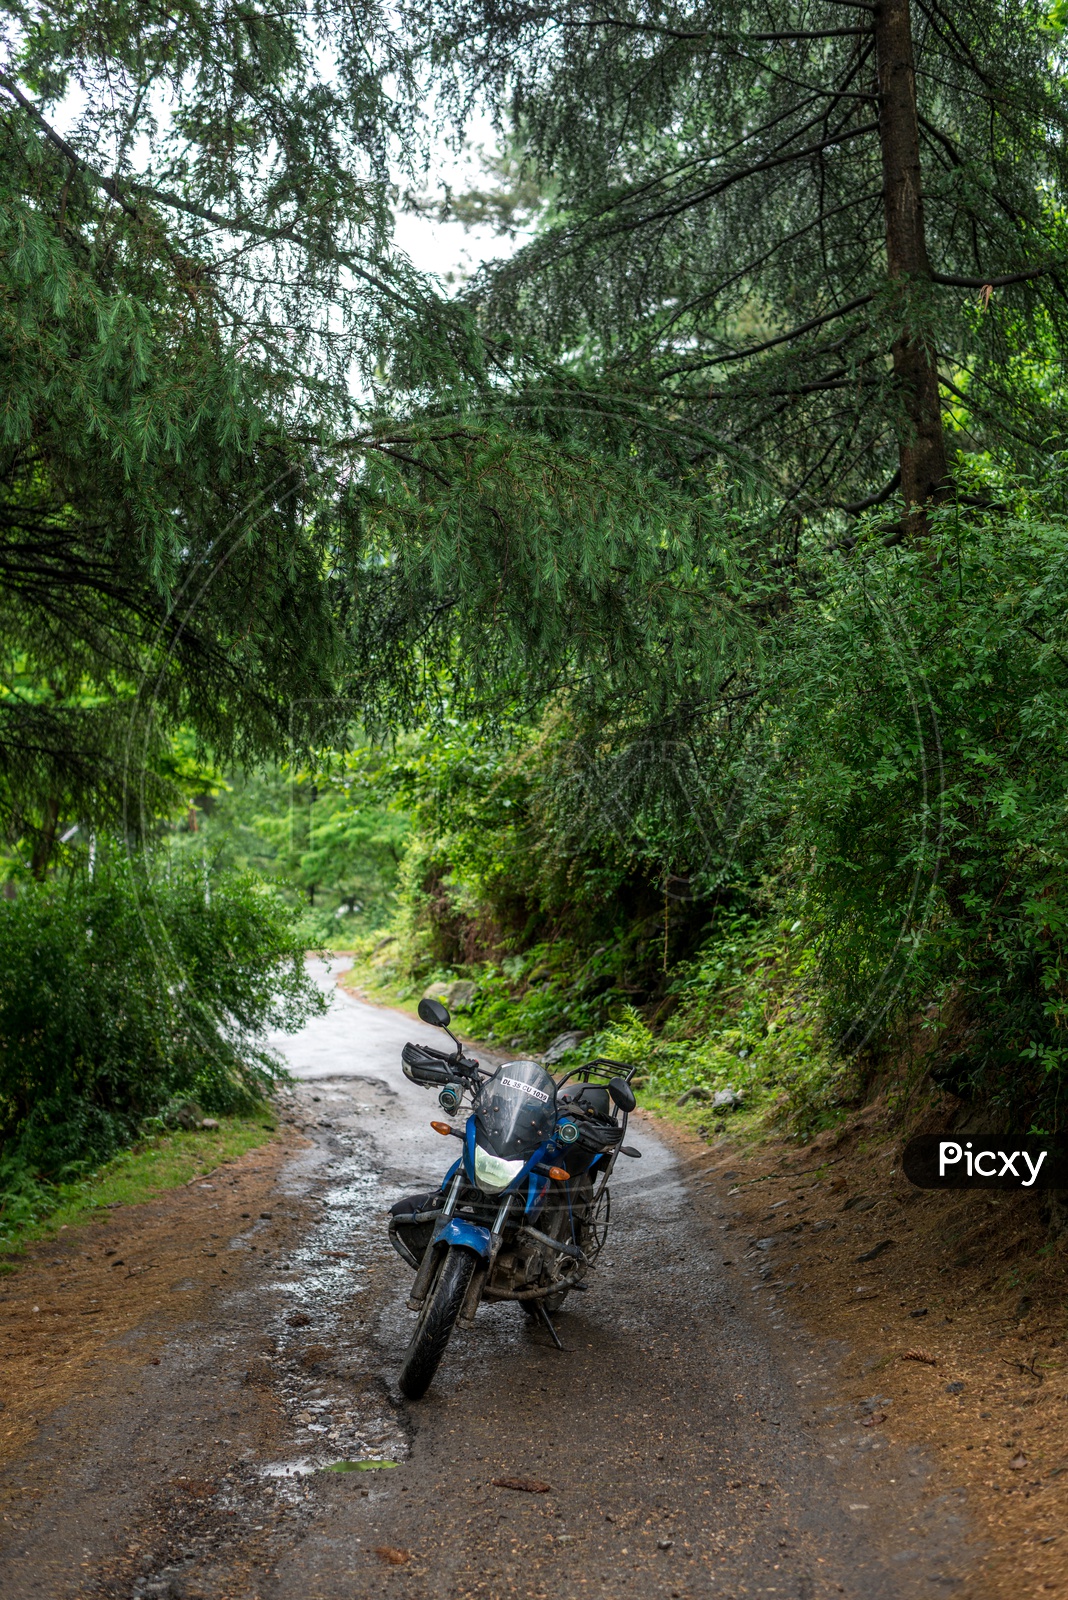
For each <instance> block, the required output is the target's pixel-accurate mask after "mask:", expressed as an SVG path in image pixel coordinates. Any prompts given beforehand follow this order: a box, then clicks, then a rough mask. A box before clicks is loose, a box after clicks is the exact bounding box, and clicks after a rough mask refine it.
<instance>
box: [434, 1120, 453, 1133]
mask: <svg viewBox="0 0 1068 1600" xmlns="http://www.w3.org/2000/svg"><path fill="white" fill-rule="evenodd" d="M430 1126H431V1127H432V1128H433V1130H434V1132H435V1133H451V1132H452V1128H451V1127H450V1126H449V1124H448V1123H447V1122H432V1123H431V1124H430Z"/></svg>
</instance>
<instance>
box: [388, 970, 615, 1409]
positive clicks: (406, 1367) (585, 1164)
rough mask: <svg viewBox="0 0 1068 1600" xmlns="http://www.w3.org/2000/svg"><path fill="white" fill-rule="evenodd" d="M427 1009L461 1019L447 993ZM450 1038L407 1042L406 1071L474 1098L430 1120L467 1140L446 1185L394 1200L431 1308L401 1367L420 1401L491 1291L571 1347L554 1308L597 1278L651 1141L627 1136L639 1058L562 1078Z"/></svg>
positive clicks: (417, 1297) (456, 1099)
mask: <svg viewBox="0 0 1068 1600" xmlns="http://www.w3.org/2000/svg"><path fill="white" fill-rule="evenodd" d="M419 1016H420V1017H421V1018H422V1020H423V1021H424V1022H427V1023H429V1024H431V1026H433V1027H437V1028H444V1029H445V1030H446V1031H448V1029H449V1023H450V1021H451V1018H450V1016H449V1013H448V1011H447V1009H446V1008H445V1006H443V1005H442V1004H441V1002H440V1001H438V1000H421V1001H420V1003H419ZM449 1037H450V1039H452V1042H453V1044H454V1046H455V1049H454V1050H452V1051H444V1050H435V1049H433V1048H432V1047H430V1046H427V1045H422V1044H406V1045H405V1046H404V1049H403V1051H402V1052H401V1061H402V1063H403V1067H404V1075H405V1077H407V1078H409V1079H410V1080H411V1081H412V1082H413V1083H417V1084H419V1085H421V1086H422V1087H423V1088H437V1089H438V1090H439V1094H438V1101H439V1104H440V1105H441V1106H442V1107H443V1109H444V1110H445V1111H446V1112H447V1113H448V1114H449V1115H450V1116H456V1115H457V1113H458V1112H460V1111H461V1109H462V1107H463V1105H464V1102H465V1100H466V1101H469V1102H470V1106H471V1111H470V1115H469V1116H468V1117H467V1119H466V1121H465V1124H464V1126H463V1127H462V1128H460V1127H453V1125H452V1124H451V1123H449V1122H434V1123H432V1124H431V1126H432V1127H434V1128H436V1130H437V1131H438V1133H441V1134H444V1135H446V1136H450V1135H451V1136H452V1137H454V1138H457V1139H460V1140H461V1141H462V1143H463V1151H462V1153H461V1154H460V1156H459V1158H458V1160H456V1161H455V1162H454V1163H453V1165H452V1166H451V1167H450V1168H449V1170H448V1172H447V1173H446V1174H445V1176H444V1178H443V1179H442V1182H441V1187H440V1188H439V1189H437V1190H435V1191H434V1192H433V1193H432V1194H420V1195H409V1196H408V1197H407V1198H406V1199H404V1200H399V1201H398V1202H397V1204H396V1205H395V1206H393V1208H392V1210H391V1212H390V1220H389V1237H390V1240H391V1242H392V1244H393V1246H394V1248H395V1249H396V1250H397V1252H398V1253H399V1254H400V1255H401V1256H403V1258H404V1260H405V1261H406V1262H407V1263H408V1265H409V1266H410V1267H414V1269H415V1282H414V1283H413V1284H412V1292H411V1296H410V1298H409V1300H408V1307H409V1309H410V1310H412V1311H416V1312H418V1314H419V1316H418V1321H417V1323H416V1327H415V1333H414V1334H413V1336H412V1342H411V1344H410V1345H409V1346H408V1349H407V1352H406V1353H405V1357H404V1363H403V1365H402V1367H401V1370H400V1377H399V1386H400V1390H401V1393H402V1394H404V1395H406V1396H407V1397H408V1399H409V1400H419V1399H421V1398H422V1396H423V1395H424V1394H426V1391H427V1390H428V1389H429V1387H430V1384H431V1382H432V1381H433V1377H434V1374H435V1372H436V1371H437V1369H438V1366H439V1364H440V1362H441V1358H442V1356H443V1355H444V1354H445V1347H446V1345H447V1344H448V1342H449V1339H450V1337H451V1335H452V1331H453V1328H454V1327H455V1326H456V1323H457V1322H458V1321H462V1322H466V1323H471V1322H473V1321H474V1319H475V1313H476V1311H477V1310H478V1308H479V1306H480V1304H481V1303H482V1301H483V1300H486V1301H493V1300H514V1301H515V1302H516V1304H517V1305H518V1306H519V1307H520V1309H521V1310H522V1311H523V1312H525V1313H526V1315H527V1316H529V1317H531V1318H535V1319H537V1320H538V1321H540V1322H541V1324H542V1325H543V1326H544V1327H545V1328H546V1329H547V1331H548V1332H549V1334H550V1335H551V1337H552V1339H553V1342H554V1343H555V1344H556V1346H557V1348H558V1349H562V1348H563V1346H562V1345H561V1343H560V1338H559V1336H558V1334H557V1332H556V1329H555V1327H554V1326H553V1322H552V1316H553V1314H554V1313H555V1312H557V1311H559V1309H560V1307H561V1306H562V1305H563V1303H564V1301H565V1299H566V1298H567V1296H568V1295H569V1294H571V1293H572V1292H573V1291H575V1290H586V1289H588V1288H589V1284H588V1283H587V1281H586V1280H587V1278H588V1276H589V1273H590V1272H591V1271H592V1269H593V1264H594V1262H595V1261H596V1259H597V1257H598V1255H599V1254H600V1252H601V1250H602V1249H603V1248H604V1242H605V1238H606V1237H607V1233H608V1220H609V1214H610V1198H609V1192H608V1180H609V1178H610V1177H611V1174H612V1168H613V1166H614V1165H615V1162H616V1158H617V1156H621V1155H622V1156H638V1155H640V1153H641V1152H640V1151H638V1150H633V1149H630V1148H628V1147H627V1146H626V1145H625V1144H624V1143H623V1138H624V1135H625V1133H626V1129H627V1117H628V1116H629V1114H630V1112H632V1111H633V1110H634V1106H635V1099H634V1090H633V1089H632V1088H631V1086H630V1078H631V1077H632V1076H633V1073H634V1069H633V1067H631V1068H627V1067H625V1066H623V1065H622V1064H621V1063H620V1062H618V1061H609V1060H607V1059H606V1058H604V1057H600V1058H598V1059H597V1060H596V1061H590V1062H587V1063H586V1064H585V1065H584V1066H581V1067H579V1068H577V1069H575V1070H574V1071H572V1072H569V1073H568V1074H567V1075H566V1077H564V1078H563V1079H562V1080H561V1081H560V1082H557V1081H556V1080H555V1079H554V1078H552V1077H551V1076H550V1075H549V1073H548V1072H546V1071H545V1069H544V1067H542V1066H540V1065H539V1063H538V1062H536V1061H510V1062H508V1064H507V1065H506V1066H503V1067H498V1068H497V1070H496V1071H495V1072H488V1071H487V1070H486V1069H485V1068H483V1067H481V1066H480V1065H479V1063H478V1062H477V1061H476V1060H474V1058H473V1057H471V1056H469V1055H466V1054H465V1052H464V1050H463V1047H462V1045H461V1044H460V1042H459V1040H458V1039H457V1038H455V1036H454V1035H453V1034H452V1033H451V1032H450V1033H449ZM601 1080H607V1081H601Z"/></svg>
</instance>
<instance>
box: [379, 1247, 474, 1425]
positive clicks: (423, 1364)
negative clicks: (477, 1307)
mask: <svg viewBox="0 0 1068 1600" xmlns="http://www.w3.org/2000/svg"><path fill="white" fill-rule="evenodd" d="M474 1270H475V1258H474V1256H473V1255H472V1254H471V1252H470V1250H456V1249H452V1250H448V1251H446V1253H445V1259H444V1261H443V1262H442V1263H441V1266H440V1267H439V1268H438V1274H437V1279H436V1281H435V1283H434V1286H433V1288H432V1289H431V1291H430V1293H429V1294H428V1296H427V1300H426V1305H425V1306H424V1308H423V1311H422V1314H421V1315H420V1318H419V1322H418V1324H417V1326H416V1330H415V1334H414V1336H413V1338H412V1342H411V1344H410V1345H409V1346H408V1349H407V1351H406V1352H405V1356H404V1363H403V1365H402V1366H401V1369H400V1375H399V1377H398V1379H397V1386H398V1388H399V1389H400V1392H401V1394H402V1395H404V1396H405V1398H406V1399H408V1400H421V1399H422V1398H423V1396H424V1395H425V1394H426V1392H427V1390H428V1389H429V1388H430V1385H431V1383H432V1382H433V1381H434V1374H435V1372H437V1370H438V1366H439V1364H440V1362H441V1358H442V1356H443V1355H444V1354H445V1346H446V1345H447V1344H448V1342H449V1339H450V1337H451V1335H452V1330H453V1328H454V1327H455V1326H456V1319H457V1317H458V1316H459V1315H460V1308H461V1307H462V1306H463V1303H464V1296H465V1295H466V1293H467V1289H468V1285H469V1284H470V1282H471V1274H472V1273H473V1272H474Z"/></svg>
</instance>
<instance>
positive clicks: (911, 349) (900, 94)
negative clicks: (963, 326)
mask: <svg viewBox="0 0 1068 1600" xmlns="http://www.w3.org/2000/svg"><path fill="white" fill-rule="evenodd" d="M909 8H910V0H881V3H880V5H879V7H878V9H877V11H876V13H875V51H876V59H877V62H878V70H879V144H880V147H881V150H882V162H883V210H884V215H885V219H886V264H887V271H888V272H889V275H890V278H891V280H892V281H893V282H894V283H895V284H896V285H898V286H899V287H898V288H897V302H896V303H897V307H898V308H899V310H900V312H901V313H902V323H903V330H902V333H901V335H900V337H899V338H898V339H897V340H896V341H895V343H894V346H893V352H892V354H893V361H894V376H895V378H896V379H897V381H898V385H899V387H900V391H901V399H902V404H903V407H904V411H905V424H904V429H903V432H902V435H901V443H900V460H901V492H902V495H903V497H904V500H905V529H906V531H907V532H911V533H914V534H922V533H925V532H926V531H927V517H926V515H925V513H924V510H923V507H925V506H927V505H929V504H930V503H931V502H932V501H936V500H938V499H940V498H942V497H943V496H944V494H945V492H946V487H947V485H946V444H945V437H944V435H943V432H942V410H941V406H940V404H939V398H938V369H937V366H936V362H935V355H934V351H933V350H932V349H931V348H930V346H929V345H928V344H927V343H926V342H925V340H924V338H923V336H922V335H921V336H920V337H919V338H914V337H913V336H912V334H911V333H910V331H909V327H908V307H909V300H910V298H911V292H910V291H911V289H912V286H913V285H915V286H916V287H917V288H918V289H919V292H920V293H921V294H923V293H925V291H926V284H927V283H928V282H929V280H930V275H931V268H930V263H929V262H928V260H927V239H926V235H925V233H924V225H923V189H922V185H921V178H920V132H919V126H918V124H917V121H916V71H915V67H914V64H913V58H912V18H911V15H910V9H909Z"/></svg>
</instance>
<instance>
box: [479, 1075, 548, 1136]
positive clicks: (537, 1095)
mask: <svg viewBox="0 0 1068 1600" xmlns="http://www.w3.org/2000/svg"><path fill="white" fill-rule="evenodd" d="M555 1127H556V1084H555V1083H554V1082H553V1080H552V1078H550V1076H549V1074H548V1073H547V1072H546V1071H545V1070H544V1068H543V1067H539V1066H538V1063H537V1062H536V1061H509V1062H508V1063H507V1065H506V1066H503V1067H499V1068H498V1069H497V1071H496V1072H495V1073H494V1075H493V1077H492V1078H487V1079H486V1082H485V1083H484V1084H483V1085H482V1088H481V1089H480V1091H479V1095H478V1099H477V1100H476V1102H475V1136H476V1138H477V1139H478V1142H479V1144H481V1145H482V1146H483V1147H484V1148H485V1149H487V1150H492V1151H493V1153H494V1155H497V1156H500V1157H501V1159H502V1160H504V1161H518V1160H524V1161H525V1160H526V1159H527V1158H528V1157H529V1156H530V1155H531V1154H532V1152H533V1151H535V1150H536V1149H537V1148H538V1145H539V1144H544V1143H545V1141H546V1139H549V1138H551V1137H552V1132H553V1129H554V1128H555Z"/></svg>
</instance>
